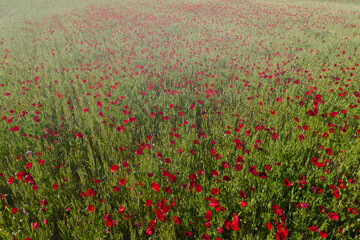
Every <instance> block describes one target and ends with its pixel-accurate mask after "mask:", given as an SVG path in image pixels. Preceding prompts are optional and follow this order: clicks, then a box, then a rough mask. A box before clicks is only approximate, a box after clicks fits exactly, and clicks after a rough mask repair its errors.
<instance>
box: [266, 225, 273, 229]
mask: <svg viewBox="0 0 360 240" xmlns="http://www.w3.org/2000/svg"><path fill="white" fill-rule="evenodd" d="M265 227H266V228H267V229H269V230H271V229H272V228H273V226H272V224H271V223H265Z"/></svg>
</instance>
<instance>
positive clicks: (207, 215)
mask: <svg viewBox="0 0 360 240" xmlns="http://www.w3.org/2000/svg"><path fill="white" fill-rule="evenodd" d="M205 219H206V220H208V221H211V220H212V213H211V211H207V212H206V213H205Z"/></svg>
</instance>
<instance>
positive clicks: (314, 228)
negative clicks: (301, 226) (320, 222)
mask: <svg viewBox="0 0 360 240" xmlns="http://www.w3.org/2000/svg"><path fill="white" fill-rule="evenodd" d="M309 230H310V231H312V232H317V231H319V229H318V228H317V227H316V226H312V227H309Z"/></svg>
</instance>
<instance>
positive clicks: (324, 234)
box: [319, 230, 328, 238]
mask: <svg viewBox="0 0 360 240" xmlns="http://www.w3.org/2000/svg"><path fill="white" fill-rule="evenodd" d="M319 236H320V237H322V238H326V237H327V236H328V234H327V233H326V232H325V231H324V230H322V231H321V232H319Z"/></svg>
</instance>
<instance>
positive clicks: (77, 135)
mask: <svg viewBox="0 0 360 240" xmlns="http://www.w3.org/2000/svg"><path fill="white" fill-rule="evenodd" d="M75 137H77V138H82V137H83V135H82V134H81V132H78V133H77V134H76V135H75Z"/></svg>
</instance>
